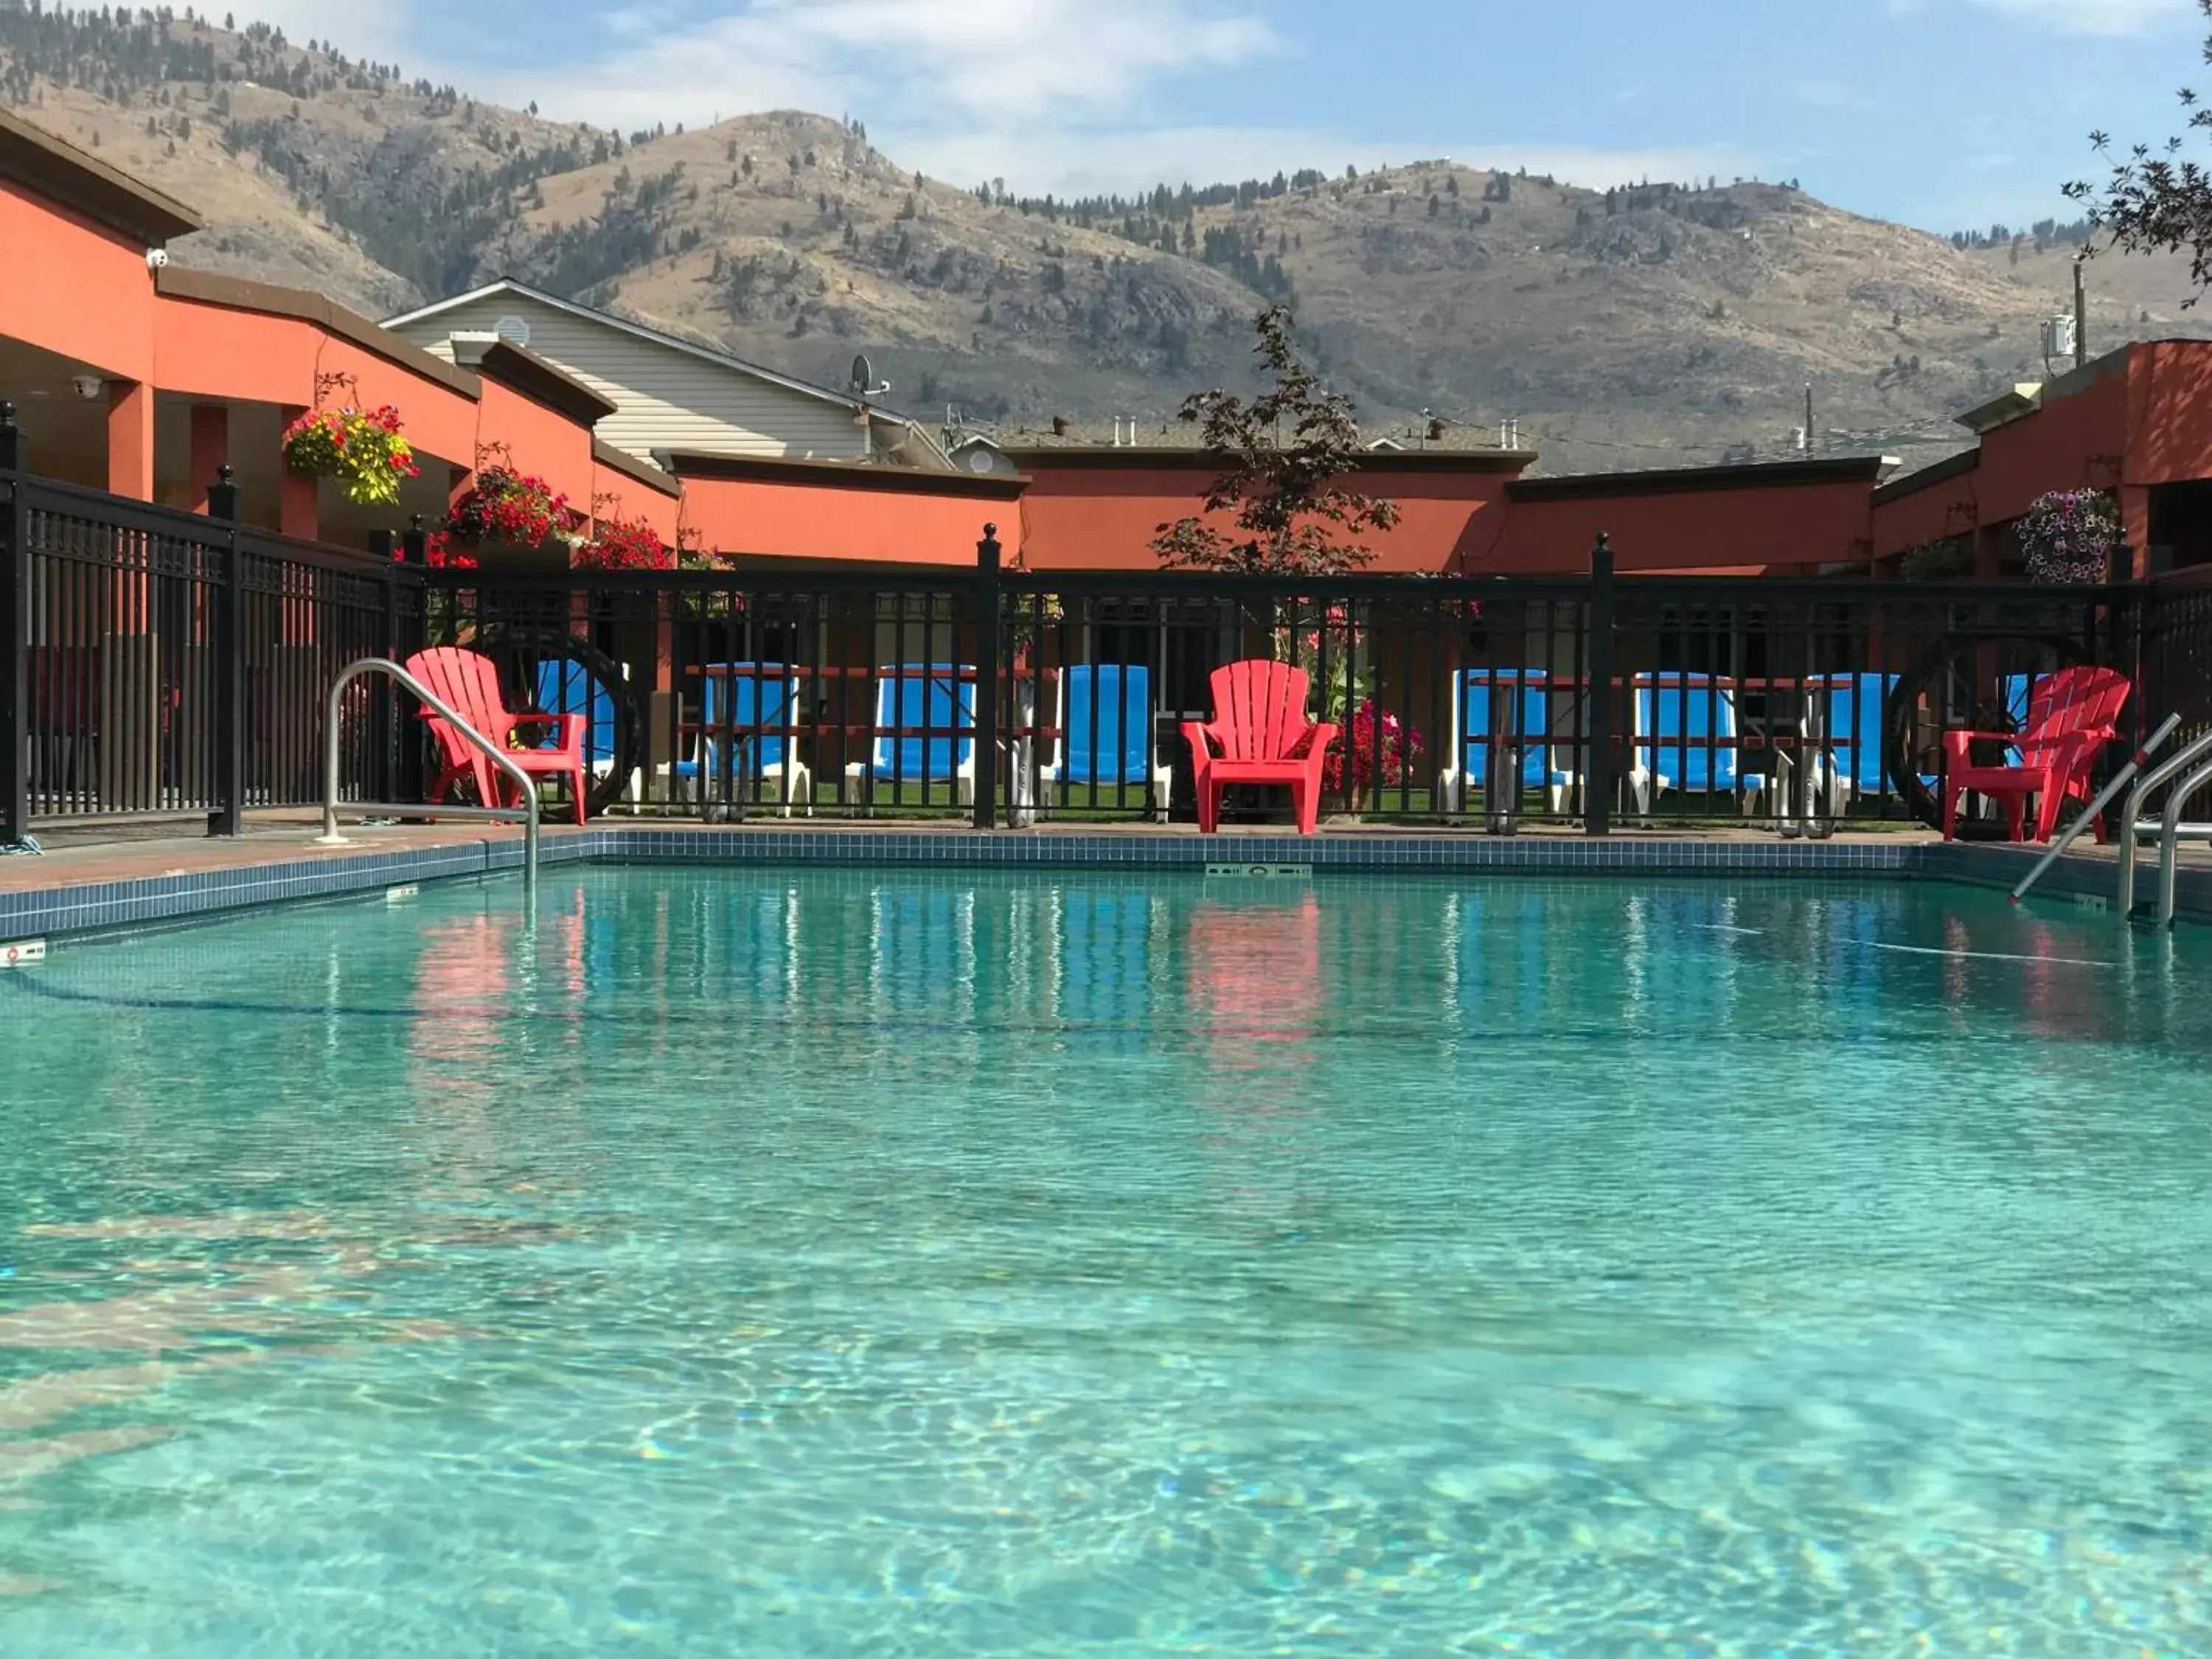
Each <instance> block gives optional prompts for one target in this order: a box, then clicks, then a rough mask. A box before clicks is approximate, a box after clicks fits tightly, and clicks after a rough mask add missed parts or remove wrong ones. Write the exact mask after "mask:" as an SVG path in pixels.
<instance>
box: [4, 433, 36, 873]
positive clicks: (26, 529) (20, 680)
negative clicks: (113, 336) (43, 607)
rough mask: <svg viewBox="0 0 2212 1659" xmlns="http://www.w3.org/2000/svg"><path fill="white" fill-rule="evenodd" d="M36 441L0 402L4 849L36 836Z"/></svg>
mask: <svg viewBox="0 0 2212 1659" xmlns="http://www.w3.org/2000/svg"><path fill="white" fill-rule="evenodd" d="M30 471H31V446H30V441H29V440H28V439H27V438H25V437H24V435H23V434H22V432H21V430H20V429H19V428H17V427H16V425H15V404H0V740H4V743H5V747H4V749H0V847H12V846H15V845H16V844H17V843H19V842H22V841H24V840H25V839H26V838H27V837H28V836H29V835H30V833H31V535H30V506H31V503H30V500H29V497H28V495H27V481H28V478H29V475H30Z"/></svg>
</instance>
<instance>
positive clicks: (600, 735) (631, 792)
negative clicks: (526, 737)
mask: <svg viewBox="0 0 2212 1659" xmlns="http://www.w3.org/2000/svg"><path fill="white" fill-rule="evenodd" d="M538 708H539V709H540V710H542V711H543V712H544V713H545V714H588V715H589V716H590V719H591V724H590V725H589V726H586V728H585V731H584V763H585V765H586V766H587V767H589V768H590V769H591V774H592V777H593V778H595V779H598V778H605V776H606V775H607V774H608V773H610V772H611V771H613V770H614V769H615V759H616V756H615V750H616V741H615V698H614V693H613V692H612V691H611V690H608V689H607V687H606V686H605V685H603V684H600V683H599V680H598V679H597V678H595V677H594V676H593V675H592V671H591V670H590V669H588V668H586V666H585V665H583V664H582V663H580V662H578V661H577V660H576V659H574V658H573V657H548V658H546V659H544V661H543V662H541V663H539V664H538ZM541 746H550V745H541ZM643 771H644V769H643V768H642V767H636V766H634V767H632V768H631V769H630V775H629V787H627V788H626V789H625V790H624V791H623V799H626V800H631V801H635V799H637V796H638V782H639V779H640V778H641V775H642V774H643Z"/></svg>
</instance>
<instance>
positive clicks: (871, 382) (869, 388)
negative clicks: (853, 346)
mask: <svg viewBox="0 0 2212 1659" xmlns="http://www.w3.org/2000/svg"><path fill="white" fill-rule="evenodd" d="M890 389H891V383H890V381H889V380H877V379H876V366H875V365H874V364H873V363H872V362H869V361H868V360H867V358H866V356H860V357H855V358H854V359H853V392H854V396H855V397H860V398H880V397H882V396H883V395H884V393H885V392H889V391H890Z"/></svg>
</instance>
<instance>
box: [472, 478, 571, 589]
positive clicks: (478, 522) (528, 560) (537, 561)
mask: <svg viewBox="0 0 2212 1659" xmlns="http://www.w3.org/2000/svg"><path fill="white" fill-rule="evenodd" d="M569 519H570V513H569V512H568V497H567V496H566V495H560V494H558V493H556V491H555V490H554V489H553V487H552V486H551V485H550V484H549V483H546V482H545V480H544V479H543V478H537V477H531V476H530V475H529V474H527V473H523V472H516V471H512V470H511V469H509V468H507V467H503V466H487V467H483V468H480V469H479V470H478V471H477V476H476V482H475V483H471V485H470V486H469V487H468V488H467V489H465V490H463V491H462V492H461V494H460V495H459V497H458V498H457V499H456V500H455V501H454V502H453V507H452V508H451V509H450V510H449V511H448V512H447V514H446V537H447V542H448V544H449V545H450V547H451V548H452V550H455V551H463V552H467V553H470V554H472V555H473V556H475V557H476V558H477V561H478V562H481V563H483V564H485V565H487V566H491V567H506V568H561V569H565V568H568V559H569V554H570V544H569V541H568V524H569Z"/></svg>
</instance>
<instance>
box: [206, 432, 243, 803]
mask: <svg viewBox="0 0 2212 1659" xmlns="http://www.w3.org/2000/svg"><path fill="white" fill-rule="evenodd" d="M207 515H208V520H209V522H210V523H212V524H220V525H222V526H225V530H224V532H223V547H222V589H221V596H220V598H219V599H217V600H216V608H215V793H216V810H215V811H213V812H212V813H210V815H209V817H208V834H210V836H236V835H241V834H243V833H244V832H245V829H246V555H245V553H244V552H243V551H242V550H240V547H239V544H238V486H237V484H235V483H233V482H232V481H231V475H230V468H229V467H228V466H224V467H222V468H219V469H218V470H217V471H216V478H215V482H214V483H211V484H210V485H209V486H208V507H207Z"/></svg>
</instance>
